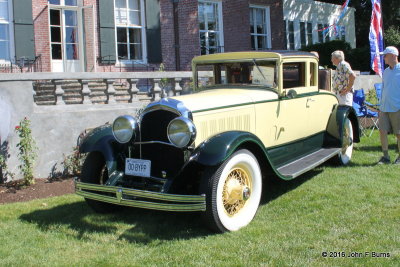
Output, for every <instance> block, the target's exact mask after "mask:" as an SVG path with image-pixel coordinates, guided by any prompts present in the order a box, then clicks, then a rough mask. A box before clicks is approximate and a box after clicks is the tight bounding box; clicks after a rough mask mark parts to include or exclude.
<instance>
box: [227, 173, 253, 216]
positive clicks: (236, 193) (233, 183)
mask: <svg viewBox="0 0 400 267" xmlns="http://www.w3.org/2000/svg"><path fill="white" fill-rule="evenodd" d="M245 188H250V189H251V181H250V178H249V175H248V173H247V172H246V171H245V170H244V169H242V168H235V169H233V170H231V172H230V173H229V174H228V177H227V178H226V180H225V184H224V187H223V190H222V198H223V199H222V201H223V205H224V208H225V211H226V213H227V214H228V215H229V216H234V215H235V214H237V213H238V212H239V211H240V210H241V209H242V208H243V207H244V205H245V204H246V200H244V199H243V191H244V190H245Z"/></svg>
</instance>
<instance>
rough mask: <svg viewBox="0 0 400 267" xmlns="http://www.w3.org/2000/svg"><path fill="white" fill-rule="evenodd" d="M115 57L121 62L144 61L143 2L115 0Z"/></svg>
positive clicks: (141, 0)
mask: <svg viewBox="0 0 400 267" xmlns="http://www.w3.org/2000/svg"><path fill="white" fill-rule="evenodd" d="M114 14H115V28H116V40H117V55H118V59H119V60H122V61H144V59H145V53H146V50H145V45H144V40H145V25H144V24H145V23H144V3H143V0H115V5H114Z"/></svg>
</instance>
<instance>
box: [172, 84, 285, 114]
mask: <svg viewBox="0 0 400 267" xmlns="http://www.w3.org/2000/svg"><path fill="white" fill-rule="evenodd" d="M172 99H175V100H178V101H180V102H182V103H183V104H184V105H185V107H186V108H188V109H189V110H190V111H192V112H195V111H200V110H207V109H213V108H218V107H228V106H235V105H241V104H251V103H254V102H258V101H266V100H274V99H278V94H277V93H276V92H274V91H269V90H265V89H264V90H257V89H212V90H205V91H201V92H198V93H194V94H190V95H183V96H176V97H172Z"/></svg>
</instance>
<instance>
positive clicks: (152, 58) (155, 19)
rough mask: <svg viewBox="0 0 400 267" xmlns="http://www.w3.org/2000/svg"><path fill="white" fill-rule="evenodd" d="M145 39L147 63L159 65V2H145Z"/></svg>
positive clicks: (157, 0)
mask: <svg viewBox="0 0 400 267" xmlns="http://www.w3.org/2000/svg"><path fill="white" fill-rule="evenodd" d="M146 38H147V58H148V62H149V63H161V62H162V55H161V27H160V0H146Z"/></svg>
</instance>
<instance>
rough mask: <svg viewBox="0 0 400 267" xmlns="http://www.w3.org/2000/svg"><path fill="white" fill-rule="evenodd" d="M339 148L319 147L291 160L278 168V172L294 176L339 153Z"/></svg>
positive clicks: (289, 176)
mask: <svg viewBox="0 0 400 267" xmlns="http://www.w3.org/2000/svg"><path fill="white" fill-rule="evenodd" d="M339 152H340V148H336V147H335V148H321V149H320V150H317V151H315V152H313V153H311V154H309V155H307V156H305V157H302V158H300V159H297V160H295V161H292V162H290V163H288V164H286V165H283V166H282V167H279V168H278V171H279V173H281V174H282V175H284V176H287V177H288V178H295V177H297V176H299V175H301V174H303V173H305V172H307V171H309V170H311V169H313V168H315V167H317V166H318V165H320V164H322V163H324V162H325V161H327V160H328V159H330V158H332V157H334V156H336V155H337V154H339Z"/></svg>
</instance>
